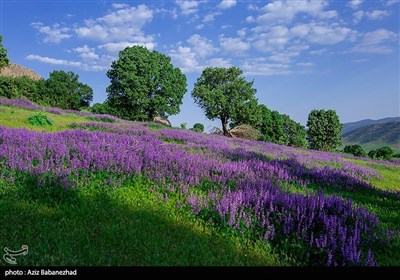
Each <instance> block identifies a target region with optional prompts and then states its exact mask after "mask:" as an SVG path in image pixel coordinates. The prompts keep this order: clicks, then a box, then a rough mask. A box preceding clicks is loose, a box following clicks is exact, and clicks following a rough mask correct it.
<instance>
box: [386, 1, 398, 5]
mask: <svg viewBox="0 0 400 280" xmlns="http://www.w3.org/2000/svg"><path fill="white" fill-rule="evenodd" d="M398 3H400V0H388V1H387V2H386V6H392V5H394V4H398Z"/></svg>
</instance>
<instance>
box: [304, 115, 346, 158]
mask: <svg viewBox="0 0 400 280" xmlns="http://www.w3.org/2000/svg"><path fill="white" fill-rule="evenodd" d="M307 126H308V131H307V140H308V145H309V147H310V148H311V149H314V150H322V151H334V150H336V149H337V147H339V146H340V145H341V144H342V136H341V134H342V126H343V125H342V124H341V123H340V121H339V117H338V115H337V114H336V112H335V111H334V110H327V111H325V110H312V111H311V112H310V114H309V115H308V121H307Z"/></svg>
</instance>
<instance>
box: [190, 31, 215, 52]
mask: <svg viewBox="0 0 400 280" xmlns="http://www.w3.org/2000/svg"><path fill="white" fill-rule="evenodd" d="M187 42H188V43H189V45H191V49H192V50H193V51H194V52H195V53H196V54H197V55H198V56H199V57H206V56H209V55H212V54H213V53H215V52H216V51H218V49H217V48H215V47H214V46H213V44H212V41H211V40H207V39H206V38H204V37H201V36H200V35H199V34H194V35H192V36H191V37H190V38H189V39H188V40H187Z"/></svg>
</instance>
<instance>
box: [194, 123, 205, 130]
mask: <svg viewBox="0 0 400 280" xmlns="http://www.w3.org/2000/svg"><path fill="white" fill-rule="evenodd" d="M192 131H196V132H204V125H203V124H201V123H195V124H194V125H193V128H192Z"/></svg>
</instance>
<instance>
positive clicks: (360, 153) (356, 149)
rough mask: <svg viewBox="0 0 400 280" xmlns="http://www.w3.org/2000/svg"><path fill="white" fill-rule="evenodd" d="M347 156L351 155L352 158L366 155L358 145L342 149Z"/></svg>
mask: <svg viewBox="0 0 400 280" xmlns="http://www.w3.org/2000/svg"><path fill="white" fill-rule="evenodd" d="M343 151H344V152H345V153H347V154H352V155H353V156H356V157H366V156H367V153H366V152H365V151H364V150H363V148H362V147H361V146H360V145H349V146H346V147H344V150H343Z"/></svg>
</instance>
